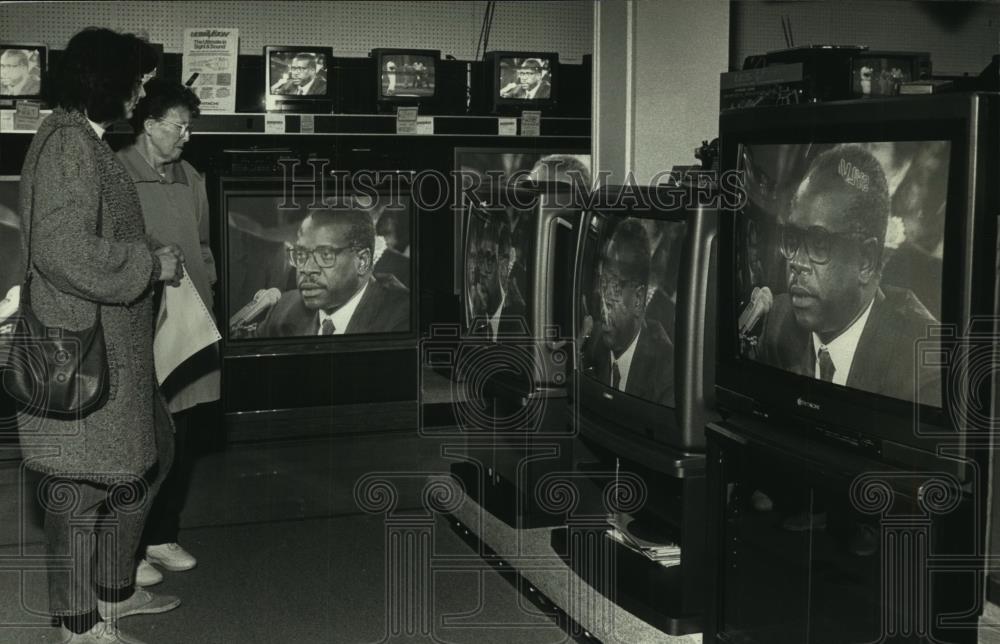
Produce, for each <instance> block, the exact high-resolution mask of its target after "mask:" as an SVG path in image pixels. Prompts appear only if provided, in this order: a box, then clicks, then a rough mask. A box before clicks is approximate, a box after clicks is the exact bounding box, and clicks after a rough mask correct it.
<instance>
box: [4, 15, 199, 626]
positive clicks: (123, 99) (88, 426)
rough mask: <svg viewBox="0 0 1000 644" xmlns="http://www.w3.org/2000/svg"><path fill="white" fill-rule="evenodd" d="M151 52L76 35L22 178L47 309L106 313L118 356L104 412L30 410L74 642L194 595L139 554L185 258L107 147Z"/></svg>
mask: <svg viewBox="0 0 1000 644" xmlns="http://www.w3.org/2000/svg"><path fill="white" fill-rule="evenodd" d="M149 51H150V49H149V48H148V46H147V45H144V44H143V43H142V42H141V41H139V40H138V39H136V38H134V37H132V36H126V35H121V34H117V33H115V32H113V31H109V30H106V29H86V30H84V31H82V32H80V33H79V34H77V35H76V36H74V37H73V39H72V40H70V42H69V45H68V46H67V48H66V51H65V52H64V54H63V60H64V61H65V62H64V63H63V65H62V68H61V70H60V71H61V78H60V79H59V83H58V92H59V97H58V104H59V107H58V108H57V109H55V110H54V111H53V113H52V115H51V116H49V117H48V118H46V119H45V121H44V122H43V123H42V125H41V126H40V127H39V129H38V132H37V134H36V135H35V138H34V139H33V140H32V142H31V147H30V148H29V150H28V154H27V157H26V159H25V162H24V169H23V171H22V176H21V203H20V211H21V219H22V221H21V229H22V251H23V252H22V255H23V256H24V257H26V258H27V257H29V249H28V248H27V245H28V240H29V239H30V246H31V248H30V263H31V269H32V271H33V278H32V282H31V303H32V305H33V308H34V310H35V313H36V314H37V315H38V317H39V318H40V319H41V321H42V322H43V323H45V324H46V325H50V326H59V327H64V328H69V329H84V328H87V327H89V326H91V325H93V324H94V320H95V316H96V314H97V312H98V310H100V314H101V323H102V325H103V327H104V337H105V341H106V344H107V350H108V367H109V371H110V396H109V399H108V402H107V404H106V405H105V406H104V407H103V408H102V409H100V410H98V411H96V412H93V413H92V414H90V415H89V416H87V417H85V418H83V419H79V420H73V421H61V420H52V419H48V418H43V414H42V413H41V411H42V410H33V409H30V408H25V409H22V410H20V411H19V413H18V425H19V434H20V440H21V448H22V451H23V455H24V459H25V465H26V466H27V467H29V468H31V469H33V470H36V471H38V472H40V473H42V474H43V475H44V477H43V479H42V483H41V485H42V489H41V493H40V494H39V498H41V499H42V502H43V505H44V509H45V536H46V545H47V549H48V554H49V555H50V556H55V557H62V558H64V560H65V558H66V557H67V556H69V557H70V559H71V561H72V570H71V571H69V573H68V574H67V570H66V568H68V567H69V563H68V562H67V563H63V564H61V565H60V564H59V563H58V562H57V561H56V560H52V561H53V562H55V563H53V564H50V570H49V602H50V609H51V611H52V614H53V615H55V616H56V617H58V618H59V621H60V622H61V627H62V631H63V636H64V640H63V641H64V642H70V643H72V644H83V643H90V642H105V643H106V642H120V641H126V640H125V639H124V636H123V635H121V634H120V633H119V632H118V631H117V628H116V627H115V626H114V622H115V620H116V619H118V618H122V617H127V616H129V615H136V614H143V613H159V612H165V611H167V610H171V609H172V608H175V607H176V606H177V605H179V603H180V601H179V600H178V599H176V598H171V597H163V596H156V595H153V594H151V593H149V592H147V591H144V590H139V591H136V590H135V589H134V585H133V579H132V570H133V568H132V562H133V556H134V553H135V549H136V546H137V540H138V537H139V535H140V533H141V531H142V526H143V523H144V521H145V515H146V512H147V510H148V508H149V505H150V503H151V501H152V498H153V496H154V495H155V493H156V489H157V487H158V485H159V482H160V480H161V478H162V477H160V476H159V475H158V473H157V472H158V470H164V471H165V470H168V469H169V463H170V460H171V459H172V449H173V448H172V445H173V442H172V435H171V434H172V431H173V430H172V426H171V424H170V420H169V414H168V413H167V412H166V410H165V408H164V405H163V400H162V397H161V396H160V394H159V391H158V387H157V383H156V379H155V376H154V372H153V347H152V345H153V339H152V330H153V310H152V290H153V286H154V285H155V284H156V282H157V281H167V282H170V283H176V281H177V280H178V279H179V277H180V271H181V264H180V261H181V253H180V251H179V250H177V249H176V248H175V247H163V248H156V244H154V243H152V242H151V241H149V240H148V239H147V237H146V234H145V228H144V224H143V217H142V212H141V210H140V205H139V198H138V196H137V195H136V191H135V187H134V186H133V184H132V181H131V179H130V178H129V176H128V174H127V172H126V171H125V169H124V168H123V167H122V165H121V163H120V162H119V161H118V160H117V158H116V157H115V155H114V153H113V152H112V151H111V148H110V147H108V145H107V143H105V142H104V141H102V136H103V134H104V129H105V128H107V127H108V126H110V125H111V123H113V122H114V121H117V120H119V119H122V118H127V117H128V116H129V115H130V114H131V111H132V108H133V107H134V106H135V103H136V101H138V99H139V98H140V97H141V96H142V95H143V91H142V83H143V82H144V81H145V80H147V78H148V76H150V75H151V74H146V75H144V73H145V72H151V71H152V63H151V62H150V61H151V60H152V59H151V58H147V55H148V53H149ZM158 448H159V452H158ZM158 462H159V465H157V464H158ZM81 532H82V533H83V534H82V535H81ZM81 537H83V540H81ZM97 543H99V544H100V545H99V546H96V545H95V544H97ZM81 544H83V545H81ZM105 544H110V546H107V547H106V546H105ZM59 567H61V568H62V569H59ZM104 620H107V622H105V621H104ZM127 641H129V642H135V639H134V638H129V639H128V640H127Z"/></svg>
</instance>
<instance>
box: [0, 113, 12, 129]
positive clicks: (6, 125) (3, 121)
mask: <svg viewBox="0 0 1000 644" xmlns="http://www.w3.org/2000/svg"><path fill="white" fill-rule="evenodd" d="M13 131H14V113H13V112H11V111H10V110H0V132H13Z"/></svg>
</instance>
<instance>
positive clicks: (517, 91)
mask: <svg viewBox="0 0 1000 644" xmlns="http://www.w3.org/2000/svg"><path fill="white" fill-rule="evenodd" d="M542 72H543V68H542V61H540V60H538V59H537V58H525V59H524V61H523V62H522V63H521V64H520V65H518V67H517V82H516V83H510V84H509V85H507V86H506V87H504V88H502V89H501V90H500V98H523V99H528V100H533V99H541V98H549V95H550V94H551V93H552V84H551V83H549V81H548V80H547V79H545V78H544V77H543V75H542Z"/></svg>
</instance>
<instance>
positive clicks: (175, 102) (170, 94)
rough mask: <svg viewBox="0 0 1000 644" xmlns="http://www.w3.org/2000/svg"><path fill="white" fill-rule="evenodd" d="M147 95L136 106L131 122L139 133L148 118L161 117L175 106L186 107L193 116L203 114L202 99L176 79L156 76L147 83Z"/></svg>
mask: <svg viewBox="0 0 1000 644" xmlns="http://www.w3.org/2000/svg"><path fill="white" fill-rule="evenodd" d="M145 89H146V95H145V96H144V97H143V98H142V100H140V101H139V103H138V104H137V105H136V106H135V111H134V112H133V114H132V118H131V119H130V120H129V123H131V124H132V130H133V131H134V132H135V133H136V134H137V135H138V134H139V133H140V132H142V124H143V123H145V122H146V119H160V118H163V117H164V116H166V115H167V112H169V111H170V110H171V109H173V108H175V107H184V108H187V110H188V111H189V112H191V118H197V117H198V116H199V115H200V114H201V109H200V108H199V107H198V106H199V105H201V99H200V98H198V96H197V95H196V94H195V93H194V92H192V91H191V90H190V89H189V88H188V87H186V86H184V85H182V84H181V83H178V82H176V81H168V80H165V79H162V78H154V79H152V80H150V81H149V82H147V83H146V85H145Z"/></svg>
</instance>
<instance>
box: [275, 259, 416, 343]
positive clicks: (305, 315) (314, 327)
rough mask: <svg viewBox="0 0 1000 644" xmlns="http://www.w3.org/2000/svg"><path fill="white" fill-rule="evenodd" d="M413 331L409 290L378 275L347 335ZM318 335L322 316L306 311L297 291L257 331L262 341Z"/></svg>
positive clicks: (286, 296)
mask: <svg viewBox="0 0 1000 644" xmlns="http://www.w3.org/2000/svg"><path fill="white" fill-rule="evenodd" d="M409 329H410V290H409V289H408V288H406V287H405V286H403V285H402V283H400V281H399V280H397V279H396V278H395V277H393V276H391V275H380V274H376V275H374V276H373V278H372V281H371V282H370V283H369V284H368V290H367V291H365V294H364V296H362V298H361V301H360V302H358V308H356V309H354V315H352V316H351V321H350V322H349V323H348V325H347V329H346V330H345V331H344V333H345V334H348V333H397V332H401V331H408V330H409ZM317 333H319V312H317V311H313V310H310V309H308V308H306V305H305V303H304V302H303V301H302V294H301V293H299V291H298V289H296V290H293V291H286V292H285V293H283V294H282V295H281V299H280V300H278V303H277V304H275V305H274V308H272V309H271V310H270V312H268V314H267V317H266V318H264V321H263V322H261V323H260V325H259V326H258V327H257V331H256V336H257V337H259V338H289V337H299V336H310V335H316V334H317Z"/></svg>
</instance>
